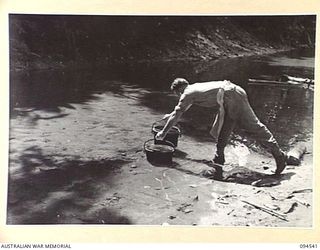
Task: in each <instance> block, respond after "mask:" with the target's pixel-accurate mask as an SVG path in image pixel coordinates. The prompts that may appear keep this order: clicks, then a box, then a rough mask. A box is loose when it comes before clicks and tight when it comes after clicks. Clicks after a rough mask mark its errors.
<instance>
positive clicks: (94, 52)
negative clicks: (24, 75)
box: [10, 15, 315, 71]
mask: <svg viewBox="0 0 320 250" xmlns="http://www.w3.org/2000/svg"><path fill="white" fill-rule="evenodd" d="M43 23H46V25H43ZM92 27H94V29H92ZM314 33H315V19H314V18H313V17H312V16H292V17H290V16H288V17H281V16H279V17H263V16H262V17H249V16H248V17H245V16H242V17H214V16H211V17H205V16H204V17H192V16H176V17H175V16H172V17H166V16H150V17H143V16H131V17H130V16H128V17H117V16H105V17H104V16H100V17H99V16H50V15H47V16H46V15H10V70H11V71H21V70H37V69H42V70H44V69H68V68H69V69H70V68H73V69H75V68H96V67H101V66H103V65H108V64H114V63H128V62H129V63H130V62H166V61H186V60H188V61H210V60H216V59H223V58H230V57H242V56H251V55H263V54H270V53H276V52H280V51H287V50H290V49H295V48H299V47H314V44H315V43H314V40H315V39H314ZM28 34H32V35H28Z"/></svg>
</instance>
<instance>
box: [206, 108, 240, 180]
mask: <svg viewBox="0 0 320 250" xmlns="http://www.w3.org/2000/svg"><path fill="white" fill-rule="evenodd" d="M234 126H235V122H234V120H232V119H231V118H230V117H229V116H228V113H227V112H226V114H225V117H224V122H223V126H222V128H221V131H220V134H219V136H218V142H217V150H216V153H215V157H214V159H213V162H214V163H215V164H214V166H213V167H212V169H209V170H205V171H203V172H202V175H203V176H205V177H207V178H211V179H215V180H221V179H222V177H223V176H222V165H223V164H224V162H225V159H224V148H225V147H226V145H227V143H228V139H229V137H230V134H231V132H232V130H233V128H234Z"/></svg>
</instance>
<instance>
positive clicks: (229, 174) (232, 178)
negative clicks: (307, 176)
mask: <svg viewBox="0 0 320 250" xmlns="http://www.w3.org/2000/svg"><path fill="white" fill-rule="evenodd" d="M174 157H175V158H180V159H184V160H187V161H192V162H195V163H197V164H205V165H207V166H208V167H209V169H211V170H215V169H217V168H218V166H217V165H215V164H214V163H213V162H212V161H209V160H203V159H193V158H190V157H188V154H187V153H186V152H183V151H181V150H178V149H176V151H175V153H174ZM158 166H161V165H158ZM170 167H171V168H175V169H177V170H179V171H182V172H184V173H186V174H190V175H194V176H201V177H203V178H208V179H213V180H217V181H222V182H231V183H238V184H245V185H253V186H257V187H272V186H277V185H280V184H281V182H282V181H284V180H290V178H291V177H292V176H293V175H294V173H284V174H280V175H275V174H266V173H261V172H258V171H254V170H252V169H249V168H247V167H243V166H238V165H234V166H233V165H232V168H231V169H230V166H228V168H229V169H230V170H228V171H223V172H222V178H221V177H218V176H215V175H214V174H213V175H212V176H206V175H204V174H203V173H202V172H201V173H197V172H193V171H191V170H189V169H186V168H184V167H183V166H182V165H181V164H179V163H178V162H176V161H173V162H172V163H171V164H170ZM213 172H214V171H213Z"/></svg>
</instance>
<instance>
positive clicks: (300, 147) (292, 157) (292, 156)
mask: <svg viewBox="0 0 320 250" xmlns="http://www.w3.org/2000/svg"><path fill="white" fill-rule="evenodd" d="M306 152H307V147H306V145H305V144H304V143H298V144H297V145H296V146H295V147H294V148H293V149H291V150H290V151H289V152H288V154H287V156H288V159H287V164H288V165H294V166H298V165H300V163H301V158H302V156H303V155H304V154H305V153H306Z"/></svg>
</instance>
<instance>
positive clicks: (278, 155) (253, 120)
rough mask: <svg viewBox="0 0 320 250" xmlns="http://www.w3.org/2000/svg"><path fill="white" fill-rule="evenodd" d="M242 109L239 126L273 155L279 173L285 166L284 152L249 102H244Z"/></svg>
mask: <svg viewBox="0 0 320 250" xmlns="http://www.w3.org/2000/svg"><path fill="white" fill-rule="evenodd" d="M242 109H243V110H242V111H243V114H242V116H241V127H243V128H244V129H245V130H246V131H247V132H248V133H249V134H251V135H252V136H253V137H254V138H255V139H256V140H257V141H258V142H259V143H260V144H261V145H262V146H263V147H264V148H266V149H267V150H268V151H269V152H270V153H271V154H272V155H273V157H274V159H275V161H276V164H277V169H276V174H280V173H281V172H282V171H283V170H284V168H285V167H286V154H285V153H284V152H283V151H282V150H281V149H280V147H279V145H278V143H277V141H276V139H275V138H274V137H273V135H272V133H271V132H270V131H269V129H268V128H267V127H266V126H265V125H264V124H263V123H262V122H260V121H259V119H258V117H257V116H256V114H255V113H254V111H253V110H252V108H251V106H250V104H249V102H246V103H244V105H243V107H242Z"/></svg>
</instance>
